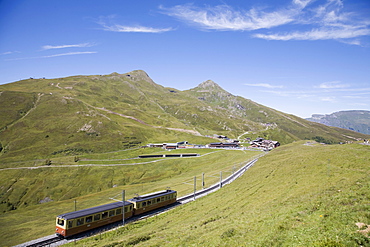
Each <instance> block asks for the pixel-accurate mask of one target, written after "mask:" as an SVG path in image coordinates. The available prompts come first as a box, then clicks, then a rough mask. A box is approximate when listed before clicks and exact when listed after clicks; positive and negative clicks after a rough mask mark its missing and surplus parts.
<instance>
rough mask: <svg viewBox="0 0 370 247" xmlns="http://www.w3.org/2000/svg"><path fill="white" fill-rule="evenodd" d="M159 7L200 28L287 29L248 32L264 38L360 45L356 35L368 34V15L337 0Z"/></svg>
mask: <svg viewBox="0 0 370 247" xmlns="http://www.w3.org/2000/svg"><path fill="white" fill-rule="evenodd" d="M311 3H315V4H311ZM317 5H319V6H317ZM159 8H160V9H161V10H162V11H163V13H164V14H166V15H169V16H173V17H176V18H178V19H180V20H183V21H185V22H186V23H189V24H192V25H196V26H199V27H200V28H201V29H204V30H216V31H255V30H261V29H274V28H277V27H280V26H284V27H286V30H288V31H285V32H283V33H282V32H274V33H271V32H270V33H266V32H260V33H255V34H253V35H252V37H255V38H260V39H266V40H281V41H287V40H339V41H341V42H343V43H347V44H351V45H361V41H360V40H359V39H358V38H360V37H363V36H369V35H370V20H369V18H368V17H366V18H361V17H360V16H358V15H357V14H356V13H353V12H346V11H344V4H343V2H342V1H341V0H292V1H291V3H290V4H288V5H287V6H285V7H279V8H275V10H272V11H266V8H257V7H253V8H250V9H247V10H236V9H234V8H232V7H230V6H229V5H226V4H224V5H218V6H205V7H198V6H195V5H194V4H184V5H176V6H174V7H169V8H165V7H163V6H160V7H159ZM297 28H299V29H297ZM302 29H303V30H304V31H301V30H302Z"/></svg>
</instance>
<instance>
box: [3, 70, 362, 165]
mask: <svg viewBox="0 0 370 247" xmlns="http://www.w3.org/2000/svg"><path fill="white" fill-rule="evenodd" d="M0 92H1V94H0V150H1V151H0V157H1V158H2V160H3V161H4V162H5V161H14V160H18V159H19V158H20V157H21V158H22V159H35V158H36V159H43V158H45V157H50V156H53V155H56V154H57V155H66V154H72V155H78V154H80V153H84V152H108V151H114V150H121V149H125V148H128V147H138V146H140V145H143V144H145V143H150V142H176V141H178V140H185V139H186V140H188V141H190V142H193V143H200V144H206V143H209V142H212V139H209V136H213V135H214V134H220V135H225V136H228V137H230V138H234V139H236V138H237V137H240V138H242V139H243V138H247V137H248V138H256V137H263V138H266V139H274V140H278V141H279V142H280V143H282V144H286V143H290V142H293V141H297V140H301V139H315V138H316V137H320V140H324V141H325V140H326V141H327V142H328V143H338V142H344V141H349V140H353V139H356V138H365V137H366V136H365V135H361V134H359V133H356V132H353V131H346V130H342V129H338V128H334V127H328V126H325V125H321V124H318V123H313V122H310V121H307V120H304V119H301V118H299V117H296V116H294V115H289V114H286V113H283V112H279V111H277V110H275V109H272V108H268V107H265V106H263V105H260V104H258V103H256V102H253V101H252V100H249V99H244V98H242V97H240V96H234V95H232V94H230V93H229V92H227V91H225V90H224V89H222V88H221V87H220V86H219V85H218V84H217V83H215V82H213V81H211V80H207V81H205V82H203V83H200V84H199V86H197V87H195V88H192V89H189V90H184V91H180V90H177V89H171V88H166V87H163V86H161V85H159V84H157V83H155V82H154V81H153V80H152V79H151V78H150V77H149V75H148V74H147V73H146V72H145V71H142V70H136V71H131V72H128V73H124V74H118V73H112V74H109V75H90V76H71V77H65V78H57V79H28V80H22V81H18V82H14V83H10V84H5V85H0ZM348 136H350V137H351V138H349V137H348Z"/></svg>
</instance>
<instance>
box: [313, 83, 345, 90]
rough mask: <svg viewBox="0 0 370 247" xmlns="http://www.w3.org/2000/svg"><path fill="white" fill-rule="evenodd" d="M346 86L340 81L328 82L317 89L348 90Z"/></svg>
mask: <svg viewBox="0 0 370 247" xmlns="http://www.w3.org/2000/svg"><path fill="white" fill-rule="evenodd" d="M348 87H349V85H348V84H343V83H341V82H340V81H330V82H324V83H321V84H320V85H319V86H318V88H323V89H337V88H348Z"/></svg>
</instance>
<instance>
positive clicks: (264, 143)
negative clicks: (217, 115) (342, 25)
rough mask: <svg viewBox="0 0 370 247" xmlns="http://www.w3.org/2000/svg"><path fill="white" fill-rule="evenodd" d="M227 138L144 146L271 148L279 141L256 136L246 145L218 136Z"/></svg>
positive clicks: (168, 147)
mask: <svg viewBox="0 0 370 247" xmlns="http://www.w3.org/2000/svg"><path fill="white" fill-rule="evenodd" d="M218 138H222V139H225V140H228V141H227V142H213V143H210V144H207V145H200V144H189V143H188V142H187V141H183V142H176V143H156V144H148V145H147V146H146V147H157V148H163V149H166V150H173V149H180V148H225V149H247V148H256V149H262V150H272V149H274V148H276V147H278V146H280V143H279V142H278V141H272V140H265V139H263V138H257V139H256V140H253V141H249V142H248V144H250V145H249V146H248V147H245V146H242V145H241V144H240V141H239V140H230V139H228V138H227V137H225V136H218Z"/></svg>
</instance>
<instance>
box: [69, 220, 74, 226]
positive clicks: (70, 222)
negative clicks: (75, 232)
mask: <svg viewBox="0 0 370 247" xmlns="http://www.w3.org/2000/svg"><path fill="white" fill-rule="evenodd" d="M72 227H73V220H69V221H68V228H72Z"/></svg>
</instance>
